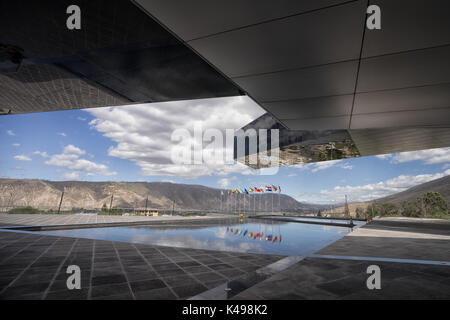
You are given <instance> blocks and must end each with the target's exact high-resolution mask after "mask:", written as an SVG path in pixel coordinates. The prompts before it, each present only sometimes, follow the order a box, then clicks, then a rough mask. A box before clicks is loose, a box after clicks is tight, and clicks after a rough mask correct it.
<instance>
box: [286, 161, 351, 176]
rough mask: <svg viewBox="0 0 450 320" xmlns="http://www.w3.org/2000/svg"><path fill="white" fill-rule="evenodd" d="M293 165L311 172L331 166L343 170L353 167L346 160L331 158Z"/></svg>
mask: <svg viewBox="0 0 450 320" xmlns="http://www.w3.org/2000/svg"><path fill="white" fill-rule="evenodd" d="M293 167H296V168H299V169H301V170H311V172H313V173H315V172H317V171H321V170H326V169H329V168H332V167H339V168H341V169H345V170H351V169H353V166H351V165H349V164H348V163H347V162H344V161H343V160H332V161H322V162H314V163H305V164H299V165H295V166H293Z"/></svg>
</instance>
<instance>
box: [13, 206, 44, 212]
mask: <svg viewBox="0 0 450 320" xmlns="http://www.w3.org/2000/svg"><path fill="white" fill-rule="evenodd" d="M8 213H9V214H39V213H41V212H40V211H39V210H38V209H36V208H33V207H23V208H14V209H11V210H9V211H8Z"/></svg>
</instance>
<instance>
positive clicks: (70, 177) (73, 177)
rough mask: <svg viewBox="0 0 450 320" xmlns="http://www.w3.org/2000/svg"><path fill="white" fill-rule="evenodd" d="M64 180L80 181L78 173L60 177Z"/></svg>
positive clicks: (65, 174) (69, 173)
mask: <svg viewBox="0 0 450 320" xmlns="http://www.w3.org/2000/svg"><path fill="white" fill-rule="evenodd" d="M61 178H62V179H64V180H71V181H77V180H80V174H79V173H78V172H68V173H64V174H62V175H61Z"/></svg>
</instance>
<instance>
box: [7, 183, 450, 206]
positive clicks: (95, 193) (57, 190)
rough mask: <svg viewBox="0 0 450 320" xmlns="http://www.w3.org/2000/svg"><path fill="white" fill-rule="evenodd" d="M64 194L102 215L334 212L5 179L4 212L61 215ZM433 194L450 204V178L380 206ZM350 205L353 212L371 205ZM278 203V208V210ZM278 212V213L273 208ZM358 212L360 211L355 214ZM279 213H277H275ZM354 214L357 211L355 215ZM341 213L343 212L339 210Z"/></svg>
mask: <svg viewBox="0 0 450 320" xmlns="http://www.w3.org/2000/svg"><path fill="white" fill-rule="evenodd" d="M63 191H64V196H63V201H62V203H61V208H62V209H63V210H71V209H72V208H84V209H100V208H102V207H103V206H104V205H106V207H108V208H109V206H110V205H111V199H112V207H116V208H145V207H146V206H147V207H148V208H152V209H159V210H172V208H174V209H175V210H195V211H236V210H237V209H239V208H240V210H239V211H253V210H255V211H257V212H271V211H274V212H278V211H283V212H296V213H317V212H318V210H327V209H329V206H328V205H315V204H310V203H302V202H298V201H297V200H295V199H294V198H292V197H290V196H288V195H285V194H278V193H272V194H271V193H264V194H257V195H242V194H241V195H232V194H229V190H225V189H216V188H210V187H205V186H201V185H189V184H175V183H170V182H87V181H45V180H21V179H0V210H1V209H3V211H5V210H7V209H8V208H12V207H20V206H31V207H34V208H38V209H42V210H49V209H57V208H58V206H59V203H60V201H61V195H62V193H63ZM428 191H435V192H439V193H440V194H441V195H442V197H443V198H444V199H445V200H446V201H447V202H448V203H450V176H447V177H443V178H440V179H436V180H433V181H430V182H426V183H424V184H420V185H417V186H415V187H412V188H410V189H408V190H406V191H403V192H399V193H396V194H393V195H390V196H387V197H384V198H380V199H376V200H374V201H376V202H379V203H383V202H393V203H395V204H397V205H400V204H401V203H402V202H403V201H405V200H408V201H415V200H416V199H417V198H418V197H419V196H421V195H422V194H424V193H425V192H428ZM371 202H373V201H369V202H365V203H353V204H350V207H351V208H350V210H351V211H353V209H354V208H356V207H358V206H361V207H363V208H364V207H366V206H367V205H368V204H369V203H371ZM272 203H273V205H272ZM272 206H273V207H272ZM353 207H354V208H353ZM272 208H273V209H272ZM352 208H353V209H352ZM335 210H336V211H337V212H338V211H339V208H336V209H335Z"/></svg>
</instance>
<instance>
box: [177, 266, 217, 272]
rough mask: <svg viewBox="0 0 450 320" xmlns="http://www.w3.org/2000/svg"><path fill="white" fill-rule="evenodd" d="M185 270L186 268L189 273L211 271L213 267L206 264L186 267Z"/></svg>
mask: <svg viewBox="0 0 450 320" xmlns="http://www.w3.org/2000/svg"><path fill="white" fill-rule="evenodd" d="M183 270H185V271H186V272H187V273H192V274H197V273H205V272H211V269H210V268H207V267H205V266H196V267H185V268H183Z"/></svg>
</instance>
